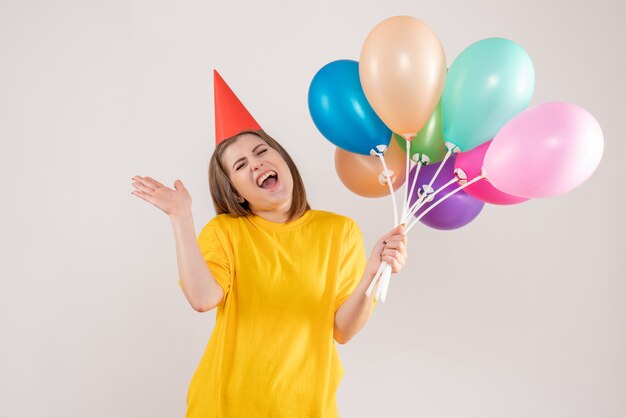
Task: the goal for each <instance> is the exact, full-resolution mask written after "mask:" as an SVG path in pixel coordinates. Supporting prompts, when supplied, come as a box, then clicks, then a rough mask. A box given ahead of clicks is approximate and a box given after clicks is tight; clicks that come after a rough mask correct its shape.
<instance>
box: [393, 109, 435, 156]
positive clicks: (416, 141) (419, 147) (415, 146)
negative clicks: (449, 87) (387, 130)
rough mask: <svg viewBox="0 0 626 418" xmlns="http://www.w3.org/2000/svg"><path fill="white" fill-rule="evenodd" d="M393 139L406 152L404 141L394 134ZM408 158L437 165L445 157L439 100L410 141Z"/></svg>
mask: <svg viewBox="0 0 626 418" xmlns="http://www.w3.org/2000/svg"><path fill="white" fill-rule="evenodd" d="M393 137H394V138H395V139H396V141H398V144H399V145H400V146H401V147H402V149H403V150H406V141H405V139H404V138H402V136H400V135H398V134H396V133H394V134H393ZM410 146H411V148H410V156H411V159H412V160H413V161H415V162H418V161H421V162H422V163H424V164H433V163H437V162H439V161H441V160H443V158H444V157H445V156H446V152H447V149H446V145H445V143H444V140H443V124H442V117H441V100H440V101H439V103H438V104H437V107H436V108H435V110H434V111H433V113H432V115H430V118H429V119H428V122H426V124H425V125H424V127H423V128H422V129H421V130H420V131H419V132H418V133H417V134H416V135H415V137H414V138H413V139H412V140H411V145H410Z"/></svg>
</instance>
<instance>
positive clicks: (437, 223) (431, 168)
mask: <svg viewBox="0 0 626 418" xmlns="http://www.w3.org/2000/svg"><path fill="white" fill-rule="evenodd" d="M455 159H456V156H455V155H452V156H450V158H448V161H446V163H445V164H444V166H443V168H442V169H441V172H440V173H439V175H438V176H437V178H436V179H435V182H434V183H433V185H432V188H433V190H434V191H436V190H439V188H440V187H442V186H444V185H445V184H446V183H448V182H449V181H450V180H452V179H453V178H454V177H455V176H454V161H455ZM440 165H441V163H436V164H430V165H426V166H422V168H421V169H420V172H419V175H418V176H417V182H416V183H415V189H414V190H413V195H412V196H411V205H412V204H413V203H415V202H416V201H417V199H418V190H419V189H420V188H422V186H426V185H428V183H430V180H431V179H432V178H433V176H434V175H435V172H436V171H437V169H438V168H439V166H440ZM416 169H417V167H413V169H412V170H411V172H410V173H409V183H408V185H409V187H410V186H411V185H412V184H413V178H414V177H415V171H416ZM457 187H459V184H458V183H457V182H454V183H452V184H450V185H449V186H448V187H446V188H445V189H443V190H441V191H440V192H439V193H437V195H436V196H435V198H434V200H433V201H432V202H429V203H426V204H425V205H424V206H422V207H421V208H420V209H419V210H418V211H417V213H416V214H415V216H416V217H417V216H419V215H420V214H421V213H422V212H424V211H425V210H426V209H428V208H429V207H431V206H432V205H433V204H435V203H436V202H438V201H439V200H440V199H441V198H442V197H444V196H445V195H446V194H448V193H449V192H451V191H452V190H454V189H456V188H457ZM484 206H485V202H483V201H482V200H478V199H476V198H474V197H472V196H470V195H468V194H467V193H465V192H464V191H463V190H459V191H458V192H456V193H455V194H453V195H452V196H450V197H448V198H447V199H446V200H445V201H443V202H441V203H440V204H438V205H437V206H436V207H435V208H434V209H433V210H431V211H430V212H428V213H427V214H426V215H425V216H424V217H423V218H422V219H420V222H422V223H423V224H425V225H427V226H429V227H431V228H435V229H443V230H449V229H456V228H460V227H462V226H465V225H467V224H468V223H470V222H471V221H473V220H474V219H475V218H476V217H477V216H478V214H479V213H480V211H481V210H482V209H483V207H484Z"/></svg>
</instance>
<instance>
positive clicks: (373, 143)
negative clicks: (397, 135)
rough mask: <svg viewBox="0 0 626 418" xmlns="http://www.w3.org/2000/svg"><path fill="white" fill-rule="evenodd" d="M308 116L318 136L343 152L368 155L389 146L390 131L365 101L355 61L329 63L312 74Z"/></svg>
mask: <svg viewBox="0 0 626 418" xmlns="http://www.w3.org/2000/svg"><path fill="white" fill-rule="evenodd" d="M309 112H310V113H311V118H312V119H313V122H314V123H315V126H316V127H317V129H318V130H319V131H320V132H321V133H322V135H324V137H326V139H328V140H329V141H330V142H332V143H333V144H335V145H336V146H338V147H340V148H343V149H345V150H346V151H350V152H354V153H357V154H364V155H370V154H371V151H372V150H373V151H374V152H382V151H384V150H385V149H386V147H387V146H389V141H390V140H391V130H390V129H389V128H387V126H386V125H385V124H384V123H383V122H382V121H381V120H380V118H379V117H378V115H376V113H375V112H374V109H372V107H371V106H370V104H369V102H368V101H367V99H366V98H365V93H364V92H363V87H361V81H360V79H359V63H358V62H357V61H352V60H338V61H333V62H331V63H329V64H326V65H325V66H324V67H322V68H321V69H320V70H319V71H318V72H317V74H315V77H313V81H311V85H310V87H309Z"/></svg>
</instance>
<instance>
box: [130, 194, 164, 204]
mask: <svg viewBox="0 0 626 418" xmlns="http://www.w3.org/2000/svg"><path fill="white" fill-rule="evenodd" d="M130 194H132V195H134V196H137V197H139V198H141V199H143V200H145V201H146V202H148V203H151V204H152V205H154V206H156V205H155V204H154V202H153V199H152V196H150V195H149V194H147V193H144V192H142V191H140V190H134V191H132V192H131V193H130ZM157 207H158V206H157Z"/></svg>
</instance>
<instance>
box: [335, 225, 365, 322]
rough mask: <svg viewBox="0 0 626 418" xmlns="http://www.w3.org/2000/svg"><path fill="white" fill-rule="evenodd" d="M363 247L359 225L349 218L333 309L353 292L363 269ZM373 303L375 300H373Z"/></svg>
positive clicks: (337, 307)
mask: <svg viewBox="0 0 626 418" xmlns="http://www.w3.org/2000/svg"><path fill="white" fill-rule="evenodd" d="M365 263H366V258H365V248H364V246H363V235H362V234H361V230H360V229H359V226H358V225H357V224H356V222H354V221H353V220H351V219H350V221H349V224H348V226H347V227H346V232H345V234H344V241H343V245H342V251H341V260H340V265H339V277H337V285H336V296H335V311H337V309H339V307H340V306H341V304H342V303H344V302H345V301H346V299H348V298H349V297H350V295H351V294H352V292H354V289H356V287H357V286H358V284H359V281H360V280H361V277H362V276H363V272H364V270H365ZM374 303H375V302H374Z"/></svg>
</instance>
